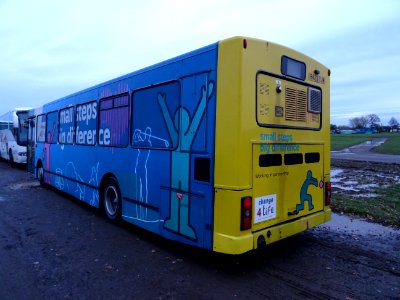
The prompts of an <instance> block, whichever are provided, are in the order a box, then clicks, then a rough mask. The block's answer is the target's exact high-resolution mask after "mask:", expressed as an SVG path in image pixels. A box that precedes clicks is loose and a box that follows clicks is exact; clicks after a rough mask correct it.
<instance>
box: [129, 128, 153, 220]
mask: <svg viewBox="0 0 400 300" xmlns="http://www.w3.org/2000/svg"><path fill="white" fill-rule="evenodd" d="M150 138H151V128H150V127H146V130H145V132H142V131H141V130H140V129H136V130H135V133H134V135H133V140H134V142H135V143H140V145H141V146H143V147H147V148H144V149H138V156H137V159H136V166H135V174H136V175H137V176H138V179H139V182H138V184H139V201H140V202H143V203H147V201H148V195H149V193H148V188H147V162H148V160H149V156H150V148H151V145H152V144H151V140H150ZM136 216H137V217H138V219H139V220H146V219H147V208H146V207H144V206H142V205H140V206H139V207H138V205H136Z"/></svg>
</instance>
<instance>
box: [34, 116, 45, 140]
mask: <svg viewBox="0 0 400 300" xmlns="http://www.w3.org/2000/svg"><path fill="white" fill-rule="evenodd" d="M36 130H37V131H36V138H37V141H38V142H40V143H44V142H45V141H46V116H45V115H39V116H38V117H37V127H36Z"/></svg>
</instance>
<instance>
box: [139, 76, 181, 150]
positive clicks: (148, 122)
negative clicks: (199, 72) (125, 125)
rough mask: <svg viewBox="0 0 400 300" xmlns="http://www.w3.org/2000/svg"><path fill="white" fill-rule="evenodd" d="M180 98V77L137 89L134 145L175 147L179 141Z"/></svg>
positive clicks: (163, 147) (140, 146)
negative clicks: (176, 79)
mask: <svg viewBox="0 0 400 300" xmlns="http://www.w3.org/2000/svg"><path fill="white" fill-rule="evenodd" d="M179 98H180V85H179V83H178V82H176V81H174V82H171V83H168V84H163V85H159V86H156V87H151V88H147V89H143V90H139V91H137V92H135V93H134V95H133V146H135V147H139V148H159V149H173V148H175V147H176V146H177V145H178V132H179V130H178V129H179V113H178V107H179ZM148 116H152V117H151V118H149V117H148ZM164 120H165V121H164Z"/></svg>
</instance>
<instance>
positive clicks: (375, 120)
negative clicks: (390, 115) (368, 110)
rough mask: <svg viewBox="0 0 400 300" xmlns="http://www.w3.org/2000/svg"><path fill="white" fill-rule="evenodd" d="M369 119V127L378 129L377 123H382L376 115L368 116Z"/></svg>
mask: <svg viewBox="0 0 400 300" xmlns="http://www.w3.org/2000/svg"><path fill="white" fill-rule="evenodd" d="M366 119H367V122H368V123H367V124H369V127H371V128H373V127H377V123H379V122H380V121H381V119H380V118H379V117H378V116H377V115H376V114H370V115H368V116H366Z"/></svg>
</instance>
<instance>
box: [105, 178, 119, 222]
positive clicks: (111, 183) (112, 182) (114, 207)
mask: <svg viewBox="0 0 400 300" xmlns="http://www.w3.org/2000/svg"><path fill="white" fill-rule="evenodd" d="M101 203H102V207H103V211H104V214H105V216H106V217H107V219H108V220H109V221H111V222H113V223H117V222H119V221H120V219H121V193H120V190H119V186H118V182H117V180H116V179H115V178H114V177H110V178H108V179H106V181H105V182H104V184H103V188H102V191H101Z"/></svg>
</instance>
